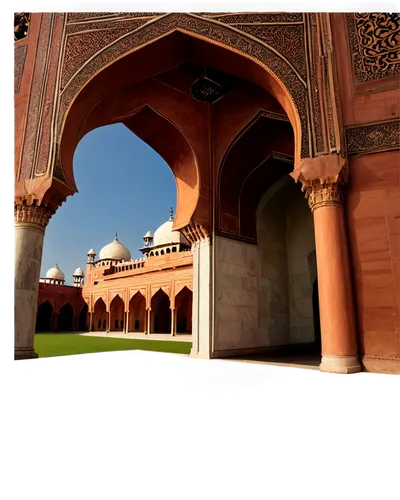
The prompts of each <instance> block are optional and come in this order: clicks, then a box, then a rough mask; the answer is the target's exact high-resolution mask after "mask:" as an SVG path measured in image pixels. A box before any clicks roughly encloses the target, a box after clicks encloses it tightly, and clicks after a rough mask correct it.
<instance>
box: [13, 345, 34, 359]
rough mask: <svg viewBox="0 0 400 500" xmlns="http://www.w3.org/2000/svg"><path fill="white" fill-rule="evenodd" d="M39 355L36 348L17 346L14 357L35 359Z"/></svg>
mask: <svg viewBox="0 0 400 500" xmlns="http://www.w3.org/2000/svg"><path fill="white" fill-rule="evenodd" d="M38 357H39V355H38V353H37V352H35V349H33V348H29V347H27V348H26V349H24V348H19V347H16V348H15V349H14V359H15V360H18V359H35V358H38Z"/></svg>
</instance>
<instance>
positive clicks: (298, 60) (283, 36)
mask: <svg viewBox="0 0 400 500" xmlns="http://www.w3.org/2000/svg"><path fill="white" fill-rule="evenodd" d="M235 27H236V28H238V29H240V30H241V31H244V32H245V33H249V34H250V35H253V36H255V37H256V38H259V39H260V40H262V41H263V42H266V43H267V44H268V45H270V46H272V47H276V48H277V49H279V50H280V51H282V53H283V55H284V56H285V58H286V59H287V60H288V61H289V62H290V63H291V64H292V65H293V67H294V68H296V70H297V71H298V72H299V74H300V76H301V77H302V78H303V79H304V80H305V79H306V77H307V74H306V58H305V53H304V26H303V25H301V24H295V25H292V26H291V25H285V24H283V25H279V24H278V25H264V24H261V25H260V24H256V25H254V24H251V25H246V24H238V25H236V26H235Z"/></svg>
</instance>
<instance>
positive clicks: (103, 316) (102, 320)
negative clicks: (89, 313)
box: [92, 297, 107, 332]
mask: <svg viewBox="0 0 400 500" xmlns="http://www.w3.org/2000/svg"><path fill="white" fill-rule="evenodd" d="M92 329H93V331H95V332H104V331H106V329H107V310H106V304H105V302H104V300H103V299H102V298H101V297H100V298H99V299H97V301H96V303H95V305H94V311H93V319H92Z"/></svg>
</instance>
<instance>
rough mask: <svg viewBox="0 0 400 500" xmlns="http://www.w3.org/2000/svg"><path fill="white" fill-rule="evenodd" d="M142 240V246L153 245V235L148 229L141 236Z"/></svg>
mask: <svg viewBox="0 0 400 500" xmlns="http://www.w3.org/2000/svg"><path fill="white" fill-rule="evenodd" d="M143 240H144V246H145V247H146V248H147V247H151V246H152V245H153V235H152V234H151V232H150V231H147V233H146V234H145V235H144V236H143Z"/></svg>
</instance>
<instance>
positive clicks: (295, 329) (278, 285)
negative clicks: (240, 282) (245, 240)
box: [257, 177, 320, 354]
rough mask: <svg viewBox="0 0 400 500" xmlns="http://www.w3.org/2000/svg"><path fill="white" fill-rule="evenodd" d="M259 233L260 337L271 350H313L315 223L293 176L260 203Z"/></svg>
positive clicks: (265, 196) (314, 340)
mask: <svg viewBox="0 0 400 500" xmlns="http://www.w3.org/2000/svg"><path fill="white" fill-rule="evenodd" d="M257 231H258V238H259V240H258V248H257V258H258V299H259V322H260V325H262V326H261V328H260V330H259V335H260V336H261V337H262V339H263V344H264V345H266V346H271V347H272V346H274V347H283V346H291V347H292V348H293V347H294V346H296V347H297V348H298V350H300V348H301V349H302V350H307V351H309V350H310V348H313V347H314V346H315V344H316V343H317V341H318V337H319V332H318V331H317V332H316V331H315V317H314V311H315V304H314V301H315V298H314V297H313V295H314V294H315V291H314V293H313V287H314V282H315V279H313V276H315V275H316V264H315V263H314V262H313V259H312V258H310V255H313V254H315V237H314V224H313V218H312V213H311V211H310V209H309V208H308V205H307V203H306V202H305V200H304V194H303V193H302V192H301V190H300V188H299V186H298V185H296V184H295V183H294V181H292V180H291V179H290V178H289V177H287V178H285V179H284V182H281V183H279V184H275V185H273V186H272V187H271V188H270V189H269V190H268V191H267V192H266V194H265V195H264V197H263V199H262V200H261V202H260V206H259V210H258V216H257ZM288 351H289V349H288ZM290 351H293V349H290ZM319 354H320V353H319Z"/></svg>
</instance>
